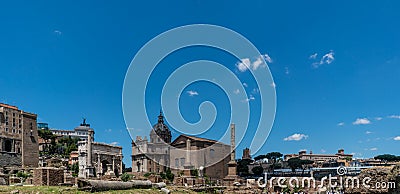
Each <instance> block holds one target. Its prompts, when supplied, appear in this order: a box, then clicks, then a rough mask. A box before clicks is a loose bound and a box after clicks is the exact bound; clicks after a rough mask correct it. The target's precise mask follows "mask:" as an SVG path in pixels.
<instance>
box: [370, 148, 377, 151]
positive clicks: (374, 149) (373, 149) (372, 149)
mask: <svg viewBox="0 0 400 194" xmlns="http://www.w3.org/2000/svg"><path fill="white" fill-rule="evenodd" d="M369 150H370V151H376V150H378V148H371V149H369Z"/></svg>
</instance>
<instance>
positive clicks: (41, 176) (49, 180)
mask: <svg viewBox="0 0 400 194" xmlns="http://www.w3.org/2000/svg"><path fill="white" fill-rule="evenodd" d="M60 183H64V170H63V169H58V168H50V167H43V168H36V169H34V170H33V184H34V185H36V186H57V185H59V184H60Z"/></svg>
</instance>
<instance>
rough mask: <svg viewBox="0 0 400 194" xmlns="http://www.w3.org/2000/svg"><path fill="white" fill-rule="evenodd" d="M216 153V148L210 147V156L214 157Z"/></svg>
mask: <svg viewBox="0 0 400 194" xmlns="http://www.w3.org/2000/svg"><path fill="white" fill-rule="evenodd" d="M214 155H215V150H214V149H210V158H214Z"/></svg>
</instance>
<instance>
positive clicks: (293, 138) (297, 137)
mask: <svg viewBox="0 0 400 194" xmlns="http://www.w3.org/2000/svg"><path fill="white" fill-rule="evenodd" d="M307 138H308V135H304V134H300V133H295V134H293V135H291V136H289V137H285V138H284V139H283V140H284V141H300V140H302V139H307Z"/></svg>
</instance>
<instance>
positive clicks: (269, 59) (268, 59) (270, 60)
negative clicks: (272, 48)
mask: <svg viewBox="0 0 400 194" xmlns="http://www.w3.org/2000/svg"><path fill="white" fill-rule="evenodd" d="M262 56H263V57H264V59H265V61H266V62H267V63H272V62H273V61H272V59H271V57H270V56H269V55H268V54H264V55H262Z"/></svg>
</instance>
